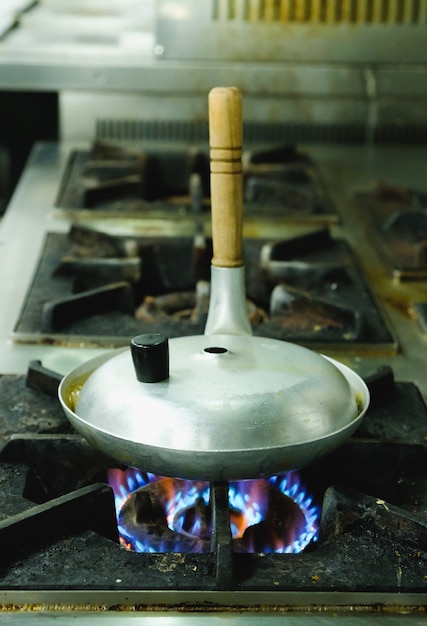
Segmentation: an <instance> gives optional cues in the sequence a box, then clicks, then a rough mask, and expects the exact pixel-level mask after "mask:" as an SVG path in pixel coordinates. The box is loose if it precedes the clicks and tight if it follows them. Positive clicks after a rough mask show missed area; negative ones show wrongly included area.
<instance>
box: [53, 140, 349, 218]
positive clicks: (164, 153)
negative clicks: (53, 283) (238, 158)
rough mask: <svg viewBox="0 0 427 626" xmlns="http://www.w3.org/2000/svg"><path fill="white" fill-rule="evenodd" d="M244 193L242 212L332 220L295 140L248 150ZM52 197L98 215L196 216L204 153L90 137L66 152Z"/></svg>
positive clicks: (204, 182) (204, 180) (201, 203)
mask: <svg viewBox="0 0 427 626" xmlns="http://www.w3.org/2000/svg"><path fill="white" fill-rule="evenodd" d="M195 176H196V177H197V179H198V185H197V188H195V187H194V177H195ZM244 197H245V212H246V213H247V214H249V215H259V216H260V217H261V216H271V215H281V216H288V217H290V218H294V217H299V218H301V217H302V218H305V219H307V218H308V219H310V220H315V221H320V222H323V223H333V222H336V221H337V216H336V211H335V208H334V207H333V205H332V202H331V200H330V198H329V197H328V195H327V194H326V190H325V188H324V185H323V182H322V180H321V177H320V175H319V172H318V171H317V169H316V166H315V164H314V162H313V161H312V160H311V159H310V157H309V156H308V155H306V154H305V153H303V152H301V151H299V150H298V149H297V148H296V147H295V146H287V145H285V146H276V147H274V148H272V149H269V150H256V151H251V152H247V153H246V154H245V157H244ZM56 204H57V207H58V209H59V210H61V211H65V212H69V211H74V212H75V211H81V210H88V211H90V212H92V213H94V214H96V215H97V216H99V215H100V214H102V213H106V214H109V215H112V214H119V215H130V216H135V215H140V216H141V215H142V216H143V215H146V214H147V213H150V212H151V213H154V214H164V215H169V216H173V215H178V214H179V215H180V216H183V215H195V214H199V215H200V214H202V213H204V212H207V211H209V210H210V180H209V158H208V152H207V150H206V149H202V148H199V147H197V146H196V147H188V148H179V149H178V148H176V149H171V148H170V147H169V148H167V147H165V148H161V147H160V148H159V147H158V146H156V147H155V148H153V147H150V146H149V145H147V146H143V147H138V146H132V145H130V144H114V143H105V142H100V141H96V142H94V144H93V145H92V148H91V149H90V150H89V151H75V152H73V154H72V155H71V157H70V161H69V163H68V167H67V170H66V172H65V175H64V178H63V181H62V184H61V189H60V191H59V194H58V198H57V203H56Z"/></svg>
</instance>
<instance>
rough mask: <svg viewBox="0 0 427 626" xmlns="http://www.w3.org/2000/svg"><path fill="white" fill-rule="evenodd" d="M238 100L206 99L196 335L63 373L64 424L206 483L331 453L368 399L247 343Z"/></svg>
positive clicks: (152, 338) (339, 370)
mask: <svg viewBox="0 0 427 626" xmlns="http://www.w3.org/2000/svg"><path fill="white" fill-rule="evenodd" d="M241 119H242V115H241V94H240V92H239V91H238V90H237V89H236V88H216V89H214V90H212V91H211V93H210V95H209V124H210V145H211V202H212V231H213V251H214V255H213V259H212V277H211V300H210V308H209V315H208V320H207V324H206V329H205V334H204V335H201V336H192V337H182V338H176V339H171V340H170V341H168V340H167V339H166V338H165V337H162V336H159V335H156V334H152V335H143V336H140V337H137V338H134V339H133V340H132V342H131V347H130V349H125V350H119V351H115V352H113V353H111V354H109V355H105V356H101V357H97V358H95V359H93V360H91V361H88V362H87V363H85V364H83V365H81V366H79V367H78V368H76V369H74V370H73V371H71V372H70V373H69V374H67V375H66V376H65V377H64V378H63V380H62V382H61V385H60V387H59V398H60V402H61V405H62V407H63V409H64V411H65V414H66V415H67V417H68V419H69V420H70V421H71V422H72V424H73V425H74V427H75V428H76V429H77V430H78V431H80V432H81V433H82V434H83V435H84V436H85V437H86V439H87V440H88V441H90V442H91V443H92V444H93V445H94V446H95V447H96V448H99V449H100V450H102V451H103V452H105V453H106V454H108V455H110V456H112V457H113V458H114V459H116V460H117V461H118V462H120V463H124V464H126V465H130V466H133V467H138V468H141V469H143V470H146V471H151V472H154V473H157V474H160V475H166V476H174V477H182V478H189V479H196V478H197V479H206V480H238V479H245V478H255V477H258V476H271V475H273V474H277V473H280V472H282V471H285V470H289V469H295V468H299V467H302V466H304V465H306V464H308V463H310V462H311V461H313V460H314V459H315V458H317V457H318V456H320V455H323V454H326V453H328V452H330V451H332V450H333V449H334V448H336V447H337V446H339V445H340V444H341V443H342V442H343V441H344V440H345V439H346V438H347V437H349V436H350V435H351V433H352V432H354V430H355V429H356V428H357V427H358V425H359V424H360V422H361V420H362V419H363V416H364V414H365V413H366V410H367V408H368V404H369V393H368V390H367V387H366V385H365V384H364V382H363V380H362V379H361V378H360V377H359V376H358V375H357V374H355V373H354V372H353V371H351V370H350V369H349V368H347V367H345V366H344V365H342V364H340V363H339V362H337V361H334V360H333V359H330V358H328V357H325V356H322V355H319V354H316V353H314V352H312V351H310V350H307V349H305V348H302V347H300V346H297V345H294V344H291V343H287V342H283V341H278V340H274V339H265V338H260V337H253V336H252V335H251V328H250V324H249V321H248V317H247V313H246V300H245V288H244V267H243V261H242V219H243V211H242V164H241V146H242V130H241V129H242V123H241Z"/></svg>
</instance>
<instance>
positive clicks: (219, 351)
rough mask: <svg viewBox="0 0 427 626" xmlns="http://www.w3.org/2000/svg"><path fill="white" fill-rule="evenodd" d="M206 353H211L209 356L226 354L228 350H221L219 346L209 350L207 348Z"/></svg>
mask: <svg viewBox="0 0 427 626" xmlns="http://www.w3.org/2000/svg"><path fill="white" fill-rule="evenodd" d="M204 352H209V354H224V353H225V352H228V350H227V348H220V347H219V346H211V347H209V348H205V349H204Z"/></svg>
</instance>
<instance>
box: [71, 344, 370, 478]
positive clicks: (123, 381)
mask: <svg viewBox="0 0 427 626" xmlns="http://www.w3.org/2000/svg"><path fill="white" fill-rule="evenodd" d="M211 345H214V346H221V347H223V346H226V350H227V351H226V352H225V353H220V354H212V353H208V352H206V351H205V350H206V348H207V347H208V346H211ZM169 346H170V355H171V364H170V369H171V377H170V379H168V380H166V381H162V382H160V383H148V384H141V383H139V382H138V381H137V379H136V377H135V375H134V370H133V364H132V361H131V358H130V353H129V351H128V350H125V351H124V352H123V351H120V352H119V354H118V355H117V354H116V353H114V356H113V358H109V357H108V355H107V357H101V358H99V357H98V358H95V359H94V360H92V361H89V362H88V363H85V364H83V365H82V366H79V367H78V368H77V369H76V370H73V371H72V372H70V373H69V374H67V375H66V376H65V377H64V379H63V381H62V383H61V385H60V388H59V397H60V400H61V404H62V407H63V409H64V411H65V413H66V415H67V417H68V419H69V420H70V421H71V423H72V424H73V425H74V427H75V428H76V429H77V430H78V431H79V432H81V433H82V434H83V435H84V436H85V437H86V438H87V439H88V441H89V442H90V443H92V444H93V445H94V446H95V447H96V448H99V449H100V450H101V451H103V452H105V453H106V454H108V455H109V456H111V457H112V458H115V459H117V460H119V461H120V462H121V463H124V464H126V465H129V466H131V467H139V468H143V469H144V470H148V471H152V472H154V473H157V474H160V475H166V476H180V477H183V478H189V479H196V478H197V479H199V478H203V479H207V480H237V479H243V478H255V477H257V476H260V475H262V476H271V475H274V474H277V473H280V472H282V471H285V470H288V469H295V468H299V467H303V466H304V465H307V464H308V463H309V462H311V461H313V460H314V459H316V458H318V457H319V456H321V455H322V454H326V453H328V452H331V451H332V450H333V449H335V448H336V447H338V446H339V445H340V444H341V443H342V442H343V441H344V440H345V439H346V438H347V437H349V436H350V434H351V433H352V432H354V430H355V429H356V428H357V427H358V426H359V424H360V422H361V420H362V419H363V416H364V414H365V412H366V409H367V407H368V402H369V400H368V399H369V394H368V391H367V389H366V387H365V385H364V383H363V381H361V380H360V379H358V377H357V376H356V375H355V374H354V373H353V372H351V370H348V369H347V368H345V367H344V366H343V365H342V364H339V363H338V362H332V363H330V362H328V361H327V360H326V361H324V359H323V358H322V357H320V356H319V355H316V354H315V353H314V352H311V351H309V350H306V349H304V348H301V347H299V346H295V345H293V344H286V343H285V342H280V341H277V340H272V339H270V340H269V339H261V338H258V337H239V336H233V335H223V336H221V335H209V336H195V337H181V338H177V339H172V340H171V341H170V342H169ZM82 384H83V388H82V390H81V391H80V395H79V397H78V399H77V403H76V408H74V409H73V407H72V405H71V400H70V398H71V397H72V394H73V390H75V389H76V387H78V386H81V385H82ZM153 416H155V419H153Z"/></svg>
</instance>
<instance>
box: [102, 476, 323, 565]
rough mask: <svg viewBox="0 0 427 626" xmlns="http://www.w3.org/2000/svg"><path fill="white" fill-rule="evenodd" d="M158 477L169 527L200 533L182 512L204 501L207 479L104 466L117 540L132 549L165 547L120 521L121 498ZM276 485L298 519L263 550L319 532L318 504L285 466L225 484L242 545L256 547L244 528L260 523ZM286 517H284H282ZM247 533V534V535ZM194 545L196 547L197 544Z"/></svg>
mask: <svg viewBox="0 0 427 626" xmlns="http://www.w3.org/2000/svg"><path fill="white" fill-rule="evenodd" d="M158 481H161V482H162V490H163V491H162V505H163V508H164V512H165V517H166V522H167V526H168V528H169V529H170V530H171V531H173V532H175V533H180V534H184V535H186V536H192V537H200V533H201V532H202V529H201V523H200V517H197V516H195V517H194V520H193V519H191V520H190V521H191V525H190V526H188V518H187V517H186V514H185V512H186V511H188V510H189V509H191V508H192V507H195V506H197V503H198V502H199V503H200V502H201V503H202V504H204V505H205V506H206V507H208V506H209V499H210V485H209V483H208V482H206V481H191V480H179V479H172V478H171V479H168V478H166V479H165V478H163V477H160V476H157V475H156V474H152V473H150V472H141V471H140V470H136V469H133V468H128V469H127V470H125V471H122V470H120V469H111V470H109V472H108V482H109V484H110V486H111V487H112V489H113V492H114V498H115V507H116V513H117V520H118V531H119V535H120V541H121V544H122V545H123V546H124V547H125V548H127V549H129V550H133V551H135V552H159V551H164V552H166V551H169V548H167V546H166V543H167V542H166V541H165V542H164V543H165V545H164V546H162V545H161V544H160V548H159V544H157V545H156V547H155V548H154V547H153V546H152V545H151V544H150V538H149V537H147V538H146V539H144V540H141V538H140V537H139V538H137V537H135V536H132V533H129V529H128V528H126V527H125V526H124V525H123V524H122V523H121V516H120V512H121V511H122V508H123V506H124V504H125V503H126V502H127V501H128V500H129V499H130V498H131V497H132V496H133V494H135V492H137V491H138V490H140V489H141V488H142V487H145V486H147V485H150V484H151V483H156V482H158ZM272 488H273V489H276V490H278V491H279V492H280V493H281V494H283V496H286V498H289V499H290V501H292V506H293V508H294V509H295V510H298V514H299V516H300V518H301V519H302V520H303V522H302V523H301V521H300V522H299V523H298V524H296V523H294V528H293V529H291V530H290V531H289V532H288V533H287V537H288V540H287V541H286V542H283V540H281V539H280V538H279V539H277V538H276V539H275V540H274V545H273V547H266V548H263V549H262V552H276V553H292V554H297V553H299V552H301V551H302V550H304V548H305V547H306V546H307V545H308V544H309V543H311V542H314V541H316V540H317V537H318V519H319V508H318V507H317V506H316V505H315V504H314V503H313V498H312V497H311V496H310V495H308V494H307V492H306V489H305V488H304V487H303V486H302V485H301V481H300V478H299V475H298V473H297V472H287V473H285V474H280V475H278V476H272V477H271V478H269V479H268V480H267V479H255V480H244V481H239V482H231V483H230V484H229V492H228V494H229V509H230V525H231V532H232V537H233V539H234V540H241V539H242V538H243V539H245V540H246V544H247V546H246V548H247V551H249V552H255V551H258V550H256V549H255V546H254V545H252V544H251V539H250V537H249V539H246V537H247V535H248V533H246V535H245V531H248V530H249V531H250V530H251V529H253V528H256V527H257V525H259V524H262V522H263V521H264V520H265V519H266V517H267V516H268V514H269V511H268V507H269V493H270V491H271V489H272ZM284 521H286V520H284ZM248 536H249V535H248ZM196 551H197V550H196Z"/></svg>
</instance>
